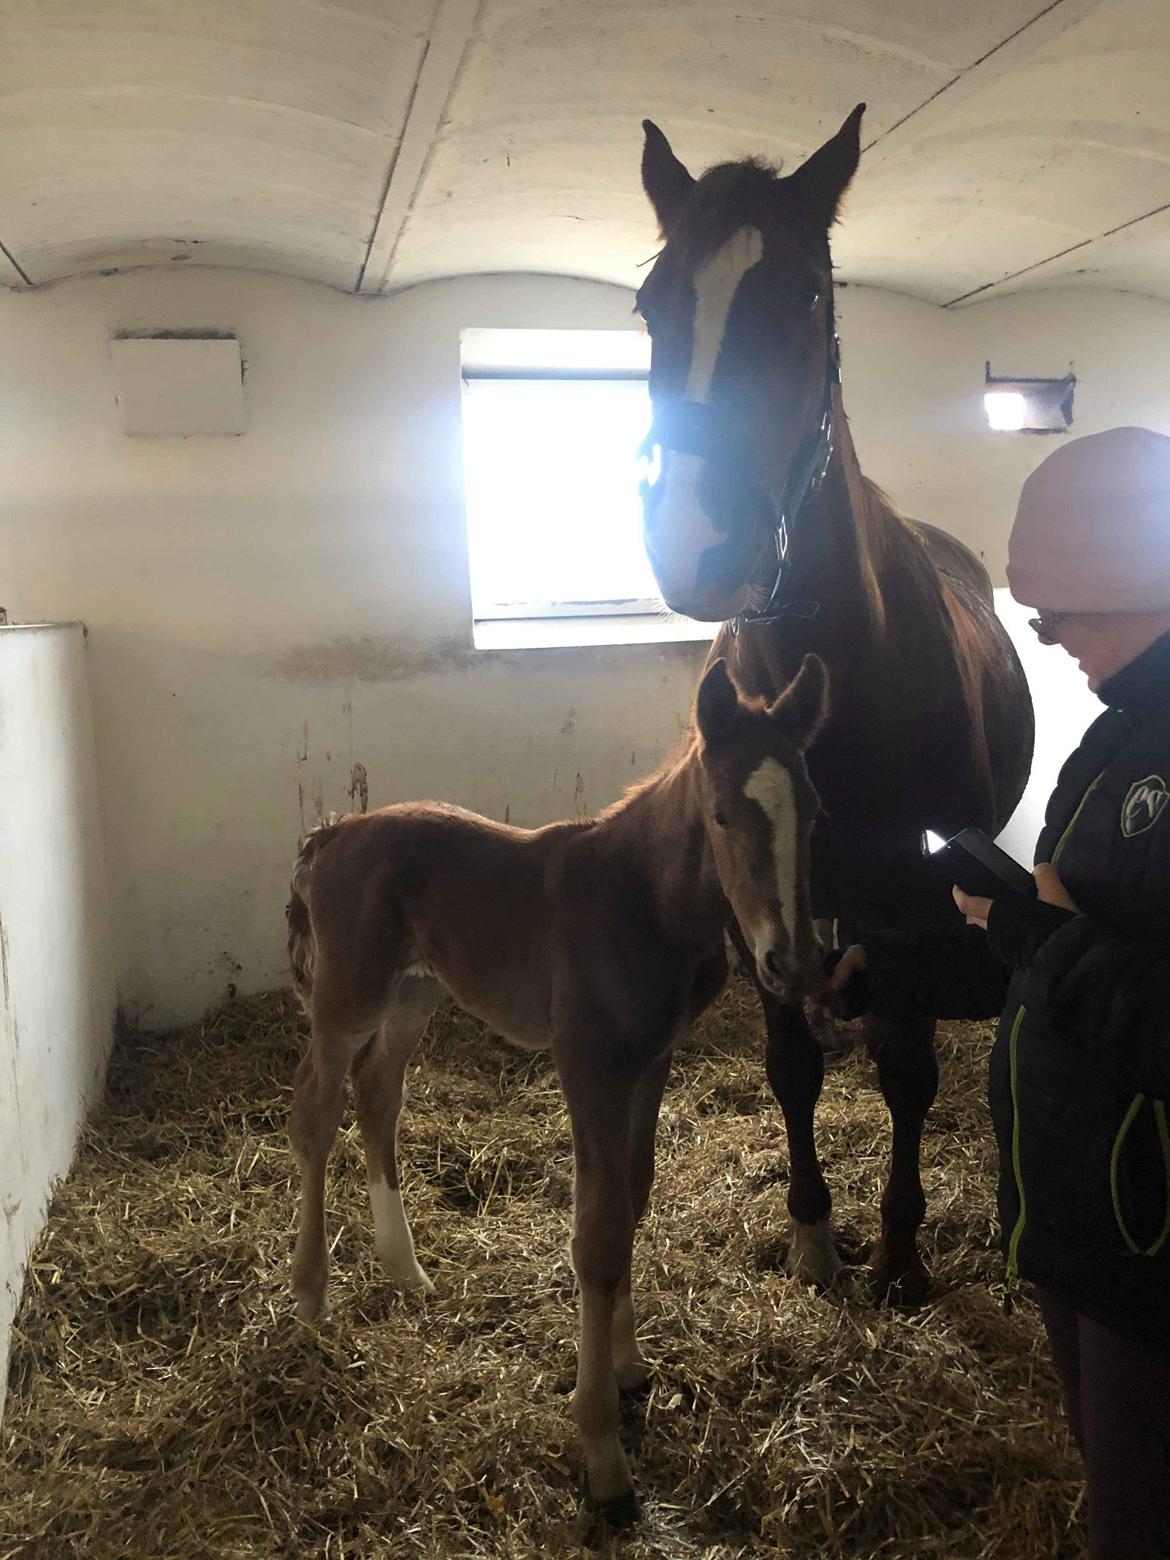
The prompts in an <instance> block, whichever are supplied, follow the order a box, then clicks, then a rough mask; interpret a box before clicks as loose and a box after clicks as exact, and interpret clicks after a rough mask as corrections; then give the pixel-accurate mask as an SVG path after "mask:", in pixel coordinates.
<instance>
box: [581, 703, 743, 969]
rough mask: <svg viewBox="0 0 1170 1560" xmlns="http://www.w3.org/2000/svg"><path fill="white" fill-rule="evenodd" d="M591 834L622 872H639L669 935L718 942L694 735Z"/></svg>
mask: <svg viewBox="0 0 1170 1560" xmlns="http://www.w3.org/2000/svg"><path fill="white" fill-rule="evenodd" d="M596 833H597V837H598V838H599V841H600V842H601V843H602V844H603V846H605V847H608V848H612V849H613V850H615V851H616V852H617V853H618V854H619V855H620V857H621V860H622V862H623V865H624V866H625V867H626V869H627V870H629V869H631V868H632V869H635V870H638V871H640V873H641V875H642V877H643V879H644V883H645V887H646V889H647V890H648V891H649V893H650V894H651V896H652V898H653V901H654V904H655V905H656V907H657V912H658V917H659V920H660V922H661V923H662V925H663V926H664V927H665V928H666V929H667V930H668V931H669V932H670V933H671V934H672V935H674V936H678V937H681V938H683V939H684V940H688V941H692V940H693V941H695V942H706V941H708V940H711V939H713V938H716V937H718V935H719V933H720V931H721V930H722V928H723V926H724V925H725V924H726V921H727V916H728V914H729V911H728V907H727V901H726V898H725V897H724V894H723V888H722V886H721V884H720V882H719V877H718V874H717V873H716V871H715V861H714V857H713V855H712V853H711V847H710V845H709V843H708V840H707V831H706V828H705V827H704V824H703V811H702V799H701V793H700V776H699V749H698V739H697V738H696V737H695V736H694V735H693V734H692V736H691V738H690V740H689V744H688V746H687V748H686V749H685V750H684V751H683V752H682V753H680V754H678V755H676V757H675V758H674V759H668V760H667V762H666V763H665V764H664V765H663V766H662V768H661V769H659V770H657V771H656V772H655V773H654V774H652V775H651V776H650V777H649V778H648V779H646V780H643V781H642V782H641V783H640V784H638V785H636V786H633V787H631V789H630V790H629V791H627V792H626V794H625V796H623V797H622V798H621V800H620V801H617V802H615V803H614V804H613V806H612V807H610V808H608V809H607V810H606V811H605V812H604V813H602V815H601V817H600V818H599V819H598V821H597V825H596Z"/></svg>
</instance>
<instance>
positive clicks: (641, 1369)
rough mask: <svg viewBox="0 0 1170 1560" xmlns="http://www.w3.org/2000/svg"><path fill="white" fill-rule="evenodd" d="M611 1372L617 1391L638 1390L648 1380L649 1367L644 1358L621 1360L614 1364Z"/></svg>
mask: <svg viewBox="0 0 1170 1560" xmlns="http://www.w3.org/2000/svg"><path fill="white" fill-rule="evenodd" d="M613 1374H614V1380H615V1381H616V1382H617V1384H618V1391H619V1392H640V1391H641V1389H642V1388H643V1387H644V1386H645V1385H646V1383H647V1382H648V1381H649V1380H650V1367H649V1365H647V1363H646V1361H645V1360H623V1361H622V1363H621V1364H620V1365H617V1364H615V1365H614V1368H613Z"/></svg>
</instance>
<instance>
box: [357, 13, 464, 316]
mask: <svg viewBox="0 0 1170 1560" xmlns="http://www.w3.org/2000/svg"><path fill="white" fill-rule="evenodd" d="M483 5H484V0H439V5H438V9H437V10H436V12H435V19H434V22H433V24H432V26H431V34H430V37H429V39H428V40H427V46H426V49H425V50H424V52H423V57H422V59H421V60H420V62H419V69H418V76H417V78H416V80H415V83H414V90H413V91H412V93H411V96H410V102H409V104H408V106H407V111H406V122H405V124H404V125H403V127H402V135H401V137H400V139H399V142H398V145H397V147H396V149H395V151H394V154H393V156H392V157H391V159H390V165H389V167H388V169H387V172H386V185H385V188H384V189H383V191H382V199H381V202H380V204H379V207H378V215H377V217H376V218H375V220H374V226H373V229H372V231H371V233H370V239H369V243H368V244H367V246H366V255H365V259H364V260H363V261H362V266H361V270H360V272H359V273H358V279H357V284H356V286H355V287H354V291H355V292H359V293H380V292H381V291H382V290H383V289H384V288H385V286H386V282H387V280H388V279H389V275H390V270H391V267H392V266H393V264H394V253H395V250H396V249H397V247H398V240H399V238H400V236H401V234H402V230H403V228H404V227H405V226H406V224H407V222H408V221H409V220H410V213H411V209H412V207H413V205H414V199H415V195H416V193H417V191H418V188H419V185H420V183H421V180H422V177H423V175H424V173H425V172H426V167H427V163H428V161H429V159H430V156H431V153H432V151H433V149H434V145H435V140H436V137H437V136H438V134H439V131H440V130H441V128H442V125H443V121H444V118H445V117H446V113H447V108H448V105H449V104H450V102H451V98H452V96H453V95H454V92H455V89H456V87H457V86H458V83H459V76H460V73H461V71H462V69H463V62H464V60H465V58H466V56H467V49H468V45H469V44H470V43H471V40H472V38H473V37H474V36H475V30H476V25H477V23H478V21H479V16H480V12H481V11H482V9H483Z"/></svg>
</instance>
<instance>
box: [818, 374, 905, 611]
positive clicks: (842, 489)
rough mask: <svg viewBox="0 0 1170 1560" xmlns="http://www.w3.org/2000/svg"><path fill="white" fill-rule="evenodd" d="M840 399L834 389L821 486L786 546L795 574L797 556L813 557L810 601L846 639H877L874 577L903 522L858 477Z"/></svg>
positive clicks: (879, 601) (859, 472)
mask: <svg viewBox="0 0 1170 1560" xmlns="http://www.w3.org/2000/svg"><path fill="white" fill-rule="evenodd" d="M840 397H841V392H840V390H839V389H838V391H837V407H836V413H835V417H834V429H835V433H834V450H833V456H832V459H831V461H830V463H829V468H828V471H827V472H826V473H825V480H824V483H823V484H822V486H821V489H820V492H819V493H818V494H817V495H816V497H815V498H814V500H813V502H812V503H811V504H810V505H809V506H808V511H807V512H806V514H805V515H803V516H802V517H801V519H800V520H799V521H798V522H797V524H796V525H794V527H793V531H794V533H795V534H794V536H793V537H792V538H791V539H790V545H791V546H792V547H793V549H794V552H793V559H794V564H795V567H796V569H797V570H799V569H800V567H801V555H802V553H804V552H807V553H808V554H811V556H812V567H811V569H810V570H809V571H808V572H809V574H810V575H811V576H812V577H813V578H814V580H815V582H816V583H818V584H819V585H820V587H821V592H820V595H819V596H818V597H816V598H815V599H818V600H819V602H820V610H821V612H822V613H825V614H828V615H829V616H834V615H835V616H836V617H837V618H838V620H839V622H841V623H847V624H848V626H849V628H850V631H851V632H850V635H849V637H850V638H851V639H858V638H862V639H872V640H875V641H876V640H877V639H880V637H881V636H882V633H883V630H884V627H885V609H884V606H883V602H882V593H881V588H880V583H879V576H880V574H881V570H882V564H883V559H884V558H885V556H886V555H887V554H888V552H889V548H890V544H891V541H892V540H894V539H895V538H896V536H897V533H898V531H899V528H900V527H901V526H902V524H903V522H902V521H901V520H900V518H899V517H898V516H897V515H895V514H894V512H893V511H892V510H890V509H889V508H888V507H887V506H886V505H885V504H883V503H882V502H881V500H880V498H879V496H878V494H877V491H876V490H875V489H874V488H873V486H872V485H871V484H870V483H868V482H867V481H866V479H865V477H864V476H863V474H862V470H861V464H860V462H859V461H858V458H857V450H856V448H855V447H854V444H853V435H852V433H851V431H850V428H849V423H848V421H847V420H846V417H845V409H844V407H843V406H842V404H841V399H840Z"/></svg>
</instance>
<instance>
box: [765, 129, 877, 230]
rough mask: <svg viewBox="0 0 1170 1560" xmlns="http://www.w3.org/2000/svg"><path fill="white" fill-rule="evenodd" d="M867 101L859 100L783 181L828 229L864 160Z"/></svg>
mask: <svg viewBox="0 0 1170 1560" xmlns="http://www.w3.org/2000/svg"><path fill="white" fill-rule="evenodd" d="M864 113H865V104H864V103H858V105H857V107H856V108H855V109H854V110H853V112H852V113H851V114H850V115H849V118H848V119H847V120H846V121H845V123H844V124H843V125H842V126H841V128H840V130H838V131H837V134H836V135H835V136H833V137H831V139H829V140H828V141H826V142H825V144H824V146H822V147H821V148H820V150H819V151H816V152H814V153H813V154H812V156H811V157H810V158H809V159H808V161H807V162H804V163H801V165H800V167H799V168H797V170H796V172H795V173H793V174H791V175H790V176H789V177H788V178H787V179H786V180H785V181H784V182H785V184H786V185H787V186H788V188H789V189H791V190H796V191H797V192H798V193H799V194H800V196H801V198H802V199H803V200H804V202H805V204H806V205H807V206H808V209H809V211H810V212H811V213H812V215H813V216H814V217H815V218H816V220H817V221H818V222H823V223H824V226H825V229H826V231H827V230H828V229H829V228H830V227H831V226H832V224H833V219H834V218H835V217H836V215H837V208H838V207H839V206H840V204H841V197H842V196H843V195H844V193H845V191H846V190H847V189H848V187H849V181H850V179H852V177H853V175H854V174H855V173H856V172H857V164H858V163H859V162H860V161H861V116H862V114H864Z"/></svg>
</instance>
